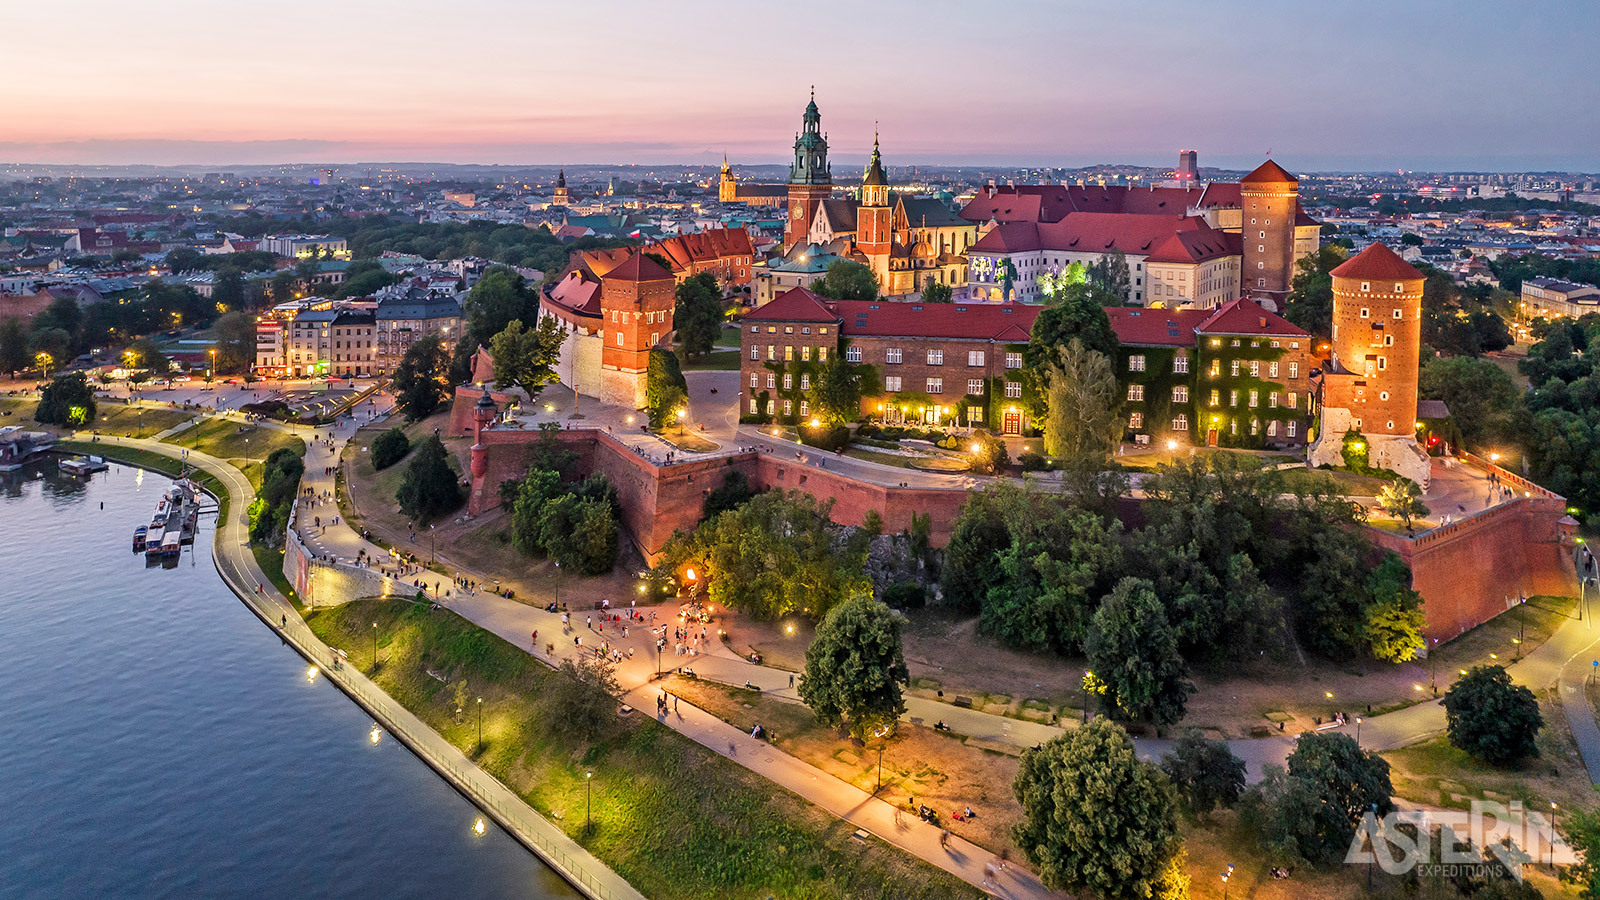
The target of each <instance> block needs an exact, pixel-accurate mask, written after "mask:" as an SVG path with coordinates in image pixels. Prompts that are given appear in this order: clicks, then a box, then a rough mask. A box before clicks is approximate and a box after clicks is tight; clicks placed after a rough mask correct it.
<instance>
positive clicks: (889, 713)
mask: <svg viewBox="0 0 1600 900" xmlns="http://www.w3.org/2000/svg"><path fill="white" fill-rule="evenodd" d="M910 680H911V674H910V672H909V671H908V670H907V669H906V661H905V658H904V657H903V656H902V655H901V651H900V620H899V618H897V617H896V616H895V614H894V613H893V612H891V611H890V610H889V608H888V607H887V606H884V605H883V604H882V603H879V602H878V601H876V600H874V599H872V595H871V593H866V594H859V595H857V596H855V597H852V598H850V599H849V600H846V601H844V602H843V603H841V604H839V605H838V606H835V607H834V608H833V610H832V611H831V612H829V613H828V615H827V618H825V619H823V620H822V624H820V625H818V626H817V635H816V638H815V639H813V640H812V642H811V646H810V647H808V648H806V668H805V672H803V673H802V674H801V675H800V684H799V691H800V699H801V700H803V701H804V702H805V704H806V705H807V706H809V707H811V711H812V712H813V713H815V714H816V717H817V721H819V722H822V723H824V724H827V725H833V726H848V727H849V729H850V733H851V734H852V735H854V736H855V737H856V738H857V739H859V740H863V741H864V740H866V739H867V738H868V737H871V736H872V734H873V733H874V732H876V731H879V730H881V729H883V728H885V727H887V726H889V725H891V724H893V723H894V721H895V720H896V719H897V718H899V716H900V714H901V713H903V712H905V710H906V704H905V700H904V699H903V698H902V697H901V694H900V688H901V687H902V686H904V685H905V684H907V683H909V682H910Z"/></svg>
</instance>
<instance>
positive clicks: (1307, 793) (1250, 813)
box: [1244, 732, 1394, 865]
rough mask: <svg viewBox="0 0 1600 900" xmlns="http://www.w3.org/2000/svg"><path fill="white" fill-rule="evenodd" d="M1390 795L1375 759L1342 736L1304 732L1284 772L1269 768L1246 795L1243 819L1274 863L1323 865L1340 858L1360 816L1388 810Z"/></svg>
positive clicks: (1385, 771) (1382, 765)
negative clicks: (1249, 824)
mask: <svg viewBox="0 0 1600 900" xmlns="http://www.w3.org/2000/svg"><path fill="white" fill-rule="evenodd" d="M1393 794H1394V786H1393V784H1391V783H1390V780H1389V763H1388V762H1386V761H1385V760H1384V759H1383V758H1382V757H1380V756H1379V755H1378V754H1376V753H1372V752H1368V751H1364V750H1362V749H1361V748H1360V747H1358V746H1356V742H1355V741H1354V740H1353V739H1351V737H1350V736H1349V735H1347V734H1335V733H1332V732H1320V733H1318V732H1306V733H1303V734H1301V735H1300V736H1299V738H1297V739H1296V741H1295V749H1294V751H1293V752H1292V753H1290V754H1289V759H1288V766H1287V769H1284V768H1279V767H1278V766H1268V767H1267V770H1266V777H1265V778H1264V779H1263V780H1262V783H1261V784H1259V785H1257V786H1255V787H1253V788H1251V789H1250V791H1249V792H1248V793H1247V795H1246V798H1245V804H1244V805H1245V807H1246V814H1245V817H1244V818H1245V821H1248V822H1252V823H1254V825H1255V827H1256V828H1257V829H1258V831H1259V832H1260V835H1261V838H1262V843H1263V844H1264V845H1265V846H1266V848H1267V850H1268V851H1269V853H1270V854H1271V855H1272V856H1273V857H1274V858H1276V859H1278V860H1281V861H1284V862H1290V863H1298V862H1305V863H1310V864H1313V865H1322V864H1325V863H1331V862H1335V861H1337V860H1340V859H1342V858H1344V855H1345V853H1346V851H1348V850H1349V848H1350V841H1351V839H1352V838H1353V837H1355V833H1356V826H1357V824H1359V823H1360V821H1361V817H1362V815H1364V814H1365V813H1367V812H1369V811H1375V812H1376V813H1377V815H1379V816H1382V815H1384V814H1386V813H1388V812H1390V811H1391V810H1393V809H1394V801H1393V799H1392V797H1393Z"/></svg>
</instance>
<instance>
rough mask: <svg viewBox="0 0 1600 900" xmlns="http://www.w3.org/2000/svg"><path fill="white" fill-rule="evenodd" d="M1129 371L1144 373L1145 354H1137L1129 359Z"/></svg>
mask: <svg viewBox="0 0 1600 900" xmlns="http://www.w3.org/2000/svg"><path fill="white" fill-rule="evenodd" d="M1128 371H1129V372H1143V371H1144V354H1143V353H1135V354H1134V355H1132V356H1130V357H1128Z"/></svg>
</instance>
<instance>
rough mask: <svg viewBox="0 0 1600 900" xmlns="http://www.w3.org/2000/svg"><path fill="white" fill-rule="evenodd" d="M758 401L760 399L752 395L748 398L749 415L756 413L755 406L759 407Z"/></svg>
mask: <svg viewBox="0 0 1600 900" xmlns="http://www.w3.org/2000/svg"><path fill="white" fill-rule="evenodd" d="M760 403H761V401H759V400H757V399H755V398H754V397H752V398H750V415H752V416H753V415H756V414H757V408H758V407H759V405H760Z"/></svg>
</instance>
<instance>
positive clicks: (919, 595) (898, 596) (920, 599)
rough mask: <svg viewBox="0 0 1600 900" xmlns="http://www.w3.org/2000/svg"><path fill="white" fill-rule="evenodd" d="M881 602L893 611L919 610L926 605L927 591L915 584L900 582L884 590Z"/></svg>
mask: <svg viewBox="0 0 1600 900" xmlns="http://www.w3.org/2000/svg"><path fill="white" fill-rule="evenodd" d="M883 602H884V603H885V604H886V605H888V606H892V607H894V608H895V609H921V608H922V607H923V606H925V605H927V602H928V591H927V589H926V588H924V587H923V586H922V585H920V584H917V583H916V582H913V581H902V582H900V583H898V584H891V585H889V587H888V588H887V589H885V590H884V592H883Z"/></svg>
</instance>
